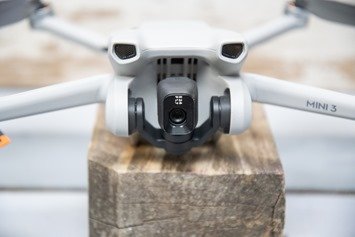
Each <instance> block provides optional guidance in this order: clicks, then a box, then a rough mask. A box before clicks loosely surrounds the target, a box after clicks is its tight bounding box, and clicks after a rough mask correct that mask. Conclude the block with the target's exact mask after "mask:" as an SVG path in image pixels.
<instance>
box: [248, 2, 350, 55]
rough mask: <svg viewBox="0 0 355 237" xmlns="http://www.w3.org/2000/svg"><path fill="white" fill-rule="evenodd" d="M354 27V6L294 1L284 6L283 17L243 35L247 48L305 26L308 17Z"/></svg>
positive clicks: (338, 3)
mask: <svg viewBox="0 0 355 237" xmlns="http://www.w3.org/2000/svg"><path fill="white" fill-rule="evenodd" d="M311 14H313V15H315V16H318V17H320V18H322V19H324V20H328V21H333V22H337V23H341V24H346V25H352V26H355V5H354V4H346V3H341V2H338V1H334V0H331V1H329V0H294V1H291V2H288V3H287V4H286V7H285V10H284V15H283V16H281V17H279V18H278V19H276V20H273V21H271V22H268V23H266V24H265V25H262V26H259V27H257V28H255V29H251V30H249V31H247V32H245V33H244V36H245V39H246V41H247V44H248V46H249V48H253V47H254V46H257V45H259V44H261V43H263V42H265V41H267V40H270V39H273V38H275V37H276V36H279V35H282V34H284V33H287V32H289V31H291V30H294V29H299V28H303V27H306V26H307V23H308V18H309V15H311Z"/></svg>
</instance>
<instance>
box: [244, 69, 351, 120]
mask: <svg viewBox="0 0 355 237" xmlns="http://www.w3.org/2000/svg"><path fill="white" fill-rule="evenodd" d="M242 78H243V80H244V81H245V83H246V84H247V86H248V88H249V90H250V94H251V97H252V100H253V101H255V102H260V103H266V104H272V105H277V106H282V107H287V108H292V109H298V110H304V111H308V112H314V113H320V114H326V115H330V116H335V117H342V118H347V119H352V120H355V96H352V95H347V94H342V93H339V92H334V91H330V90H324V89H320V88H315V87H310V86H304V85H299V84H296V83H292V82H286V81H282V80H277V79H273V78H269V77H265V76H260V75H255V74H243V75H242Z"/></svg>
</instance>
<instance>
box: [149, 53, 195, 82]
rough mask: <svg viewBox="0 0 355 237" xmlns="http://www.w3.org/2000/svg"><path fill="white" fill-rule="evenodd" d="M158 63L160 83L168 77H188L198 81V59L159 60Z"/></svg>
mask: <svg viewBox="0 0 355 237" xmlns="http://www.w3.org/2000/svg"><path fill="white" fill-rule="evenodd" d="M156 63H157V80H158V82H159V81H161V80H164V79H165V78H168V77H188V78H190V79H192V80H196V77H197V66H198V59H197V58H159V59H157V62H156Z"/></svg>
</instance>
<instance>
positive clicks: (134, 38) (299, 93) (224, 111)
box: [0, 1, 355, 155]
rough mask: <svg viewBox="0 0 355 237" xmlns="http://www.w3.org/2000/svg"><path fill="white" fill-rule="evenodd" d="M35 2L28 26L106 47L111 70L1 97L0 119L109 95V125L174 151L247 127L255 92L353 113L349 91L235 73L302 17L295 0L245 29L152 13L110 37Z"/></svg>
mask: <svg viewBox="0 0 355 237" xmlns="http://www.w3.org/2000/svg"><path fill="white" fill-rule="evenodd" d="M5 2H6V1H5ZM35 2H37V1H35ZM296 3H297V2H296ZM40 6H42V5H40ZM35 9H37V10H36V11H35V12H33V13H32V14H31V17H30V19H31V25H32V27H34V28H37V29H43V30H47V31H50V32H53V33H55V34H57V35H60V36H62V37H64V38H66V39H70V40H73V41H75V42H79V43H82V44H83V45H86V46H89V47H90V48H94V49H97V50H98V51H101V52H102V51H105V52H106V51H107V53H108V56H109V59H110V61H111V64H112V67H113V72H114V74H113V75H102V76H97V77H93V78H88V79H83V80H79V81H74V82H69V83H63V84H58V85H53V86H50V87H45V88H42V89H37V90H33V91H29V92H24V93H20V94H17V95H10V96H7V97H3V98H0V121H4V120H9V119H14V118H19V117H24V116H29V115H35V114H39V113H45V112H50V111H55V110H60V109H65V108H70V107H75V106H80V105H85V104H91V103H105V107H106V125H107V128H108V129H109V130H110V131H111V132H112V133H113V134H115V135H117V136H130V135H131V134H133V133H135V132H138V133H139V134H140V135H141V136H142V137H143V138H145V139H146V140H148V141H149V142H150V143H152V144H153V145H155V146H157V147H161V148H164V149H165V150H167V152H169V153H172V154H176V155H179V154H182V153H184V152H186V151H188V150H189V149H191V148H192V147H195V146H198V145H201V144H203V143H204V142H206V141H207V140H209V139H210V138H211V137H212V136H213V135H214V134H215V133H216V132H218V131H221V132H224V133H227V134H240V133H242V132H243V131H245V130H246V129H247V128H248V127H249V126H250V122H251V118H252V102H260V103H268V104H273V105H278V106H283V107H289V108H293V109H299V110H304V111H309V112H315V113H321V114H325V115H331V116H336V117H343V118H348V119H353V120H354V119H355V97H354V96H351V95H346V94H341V93H337V92H332V91H327V90H323V89H318V88H312V87H307V86H302V85H298V84H295V83H290V82H285V81H280V80H276V79H272V78H267V77H264V76H260V75H252V74H242V73H240V70H241V68H242V65H243V62H244V61H245V60H246V57H247V52H248V48H251V47H254V46H255V45H257V44H259V43H261V42H263V41H265V40H267V39H270V38H272V37H274V36H276V35H279V34H282V33H284V32H286V31H288V30H291V29H294V28H297V27H301V26H304V25H305V24H306V22H307V19H308V13H307V12H306V11H305V10H304V9H301V8H299V7H296V6H295V5H293V4H291V5H288V6H287V9H286V11H285V16H284V17H282V18H281V19H279V20H277V21H276V22H273V23H270V25H267V26H265V27H264V28H261V29H256V30H254V31H251V32H249V33H247V34H246V35H245V36H244V37H243V36H242V35H241V34H238V33H236V32H232V31H227V30H222V29H215V28H211V27H209V26H207V25H205V24H203V23H200V22H161V23H159V22H156V23H149V24H145V25H143V26H142V27H140V28H135V29H131V30H123V31H120V32H118V33H117V34H115V35H113V36H112V37H111V38H110V40H109V43H108V44H102V43H101V42H103V41H104V40H100V38H99V37H91V36H92V33H88V32H85V31H83V30H79V29H77V28H75V27H74V26H72V25H69V24H66V23H63V22H61V21H58V19H56V18H54V17H53V14H52V12H51V11H49V10H48V8H47V6H45V5H44V6H43V7H37V8H35ZM38 9H39V10H38ZM38 11H39V12H38ZM33 14H39V15H40V17H34V16H33ZM35 16H37V15H35ZM346 16H347V15H345V16H344V14H342V15H341V17H340V18H339V19H341V21H344V22H346V23H348V24H349V23H353V22H354V24H355V19H353V18H354V16H353V15H352V14H351V13H350V14H349V15H348V16H347V17H346ZM345 18H346V19H345ZM344 19H345V20H344ZM5 20H6V22H7V21H8V20H9V19H5ZM0 23H1V17H0ZM77 32H79V33H80V34H77Z"/></svg>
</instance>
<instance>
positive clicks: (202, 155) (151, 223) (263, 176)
mask: <svg viewBox="0 0 355 237" xmlns="http://www.w3.org/2000/svg"><path fill="white" fill-rule="evenodd" d="M103 121H104V120H103V111H102V108H101V109H100V111H99V115H98V122H97V126H96V128H95V131H94V135H93V139H92V143H91V147H90V151H89V200H90V201H89V206H90V208H89V209H90V211H89V215H90V236H278V235H280V234H281V233H282V229H283V225H284V209H285V200H284V179H283V177H284V176H283V170H282V166H281V163H280V160H279V159H278V155H277V152H276V149H275V145H274V142H273V138H272V136H271V134H270V131H269V128H268V125H267V121H266V119H265V117H264V113H263V111H262V108H261V106H259V105H257V106H256V107H255V114H254V122H253V126H252V128H251V129H250V130H249V131H247V132H245V133H244V134H243V135H241V136H233V137H232V136H222V137H221V138H220V139H219V140H218V142H217V144H214V145H213V144H211V143H210V144H207V145H204V146H202V147H199V148H194V149H192V151H191V152H189V153H187V154H186V155H184V156H181V157H174V156H171V155H168V154H166V153H165V152H164V151H163V150H161V149H158V148H154V147H152V146H150V145H147V144H143V145H140V146H138V147H137V148H134V147H132V146H131V145H130V142H129V139H123V138H118V137H115V136H113V135H111V134H110V133H109V132H108V131H107V130H105V129H104V123H103Z"/></svg>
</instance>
